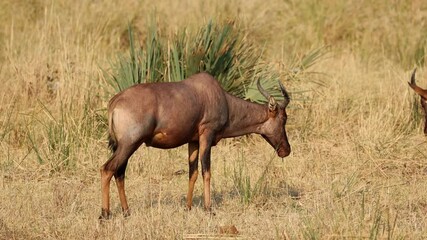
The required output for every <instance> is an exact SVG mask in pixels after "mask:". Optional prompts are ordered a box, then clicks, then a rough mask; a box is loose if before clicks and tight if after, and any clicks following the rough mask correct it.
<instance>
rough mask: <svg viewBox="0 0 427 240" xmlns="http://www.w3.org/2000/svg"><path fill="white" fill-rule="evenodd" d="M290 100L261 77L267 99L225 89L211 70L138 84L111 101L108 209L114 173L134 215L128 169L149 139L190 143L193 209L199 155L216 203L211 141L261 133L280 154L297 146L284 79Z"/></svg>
mask: <svg viewBox="0 0 427 240" xmlns="http://www.w3.org/2000/svg"><path fill="white" fill-rule="evenodd" d="M279 84H280V89H281V92H282V94H283V97H284V101H283V102H281V103H277V102H276V101H275V99H274V98H273V97H272V96H270V94H268V93H267V92H266V91H265V90H264V89H263V88H262V87H261V85H260V83H259V81H258V82H257V87H258V90H259V91H260V92H261V93H262V95H263V96H264V97H266V98H267V99H268V104H267V105H261V104H257V103H252V102H248V101H244V100H242V99H240V98H237V97H234V96H232V95H230V94H228V93H227V92H225V91H224V90H223V89H222V88H221V86H220V85H219V83H218V82H217V81H216V80H215V79H214V78H213V77H212V76H211V75H209V74H207V73H199V74H195V75H193V76H191V77H189V78H187V79H186V80H183V81H180V82H171V83H146V84H137V85H134V86H132V87H130V88H128V89H126V90H124V91H122V92H120V93H118V94H117V95H115V96H114V97H113V98H112V99H111V100H110V102H109V104H108V125H109V146H110V148H111V149H112V151H113V154H112V156H111V157H110V159H109V160H108V161H107V162H106V163H105V164H104V165H103V166H102V167H101V188H102V212H101V216H100V219H108V218H109V217H110V206H109V205H110V195H109V194H110V193H109V192H110V180H111V178H112V177H113V176H114V177H115V179H116V184H117V188H118V193H119V198H120V203H121V206H122V210H123V214H124V215H125V216H128V215H129V207H128V204H127V200H126V195H125V171H126V166H127V163H128V159H129V157H130V156H131V155H132V154H133V153H134V152H135V150H136V149H138V147H139V146H140V145H141V144H142V143H145V144H146V145H147V146H152V147H156V148H162V149H168V148H175V147H178V146H181V145H183V144H186V143H188V165H189V184H188V193H187V209H189V210H190V209H191V205H192V199H193V189H194V184H195V182H196V179H197V175H198V161H199V158H200V161H201V165H202V176H203V182H204V207H205V209H206V210H208V211H210V209H211V200H210V178H211V172H210V165H211V147H212V146H215V145H216V144H217V143H218V141H219V140H221V139H222V138H230V137H236V136H241V135H245V134H249V133H257V134H261V136H262V137H264V139H265V140H267V142H268V143H269V144H270V145H271V146H272V147H273V148H274V149H275V150H276V152H277V154H278V155H279V157H282V158H283V157H286V156H288V155H289V154H290V152H291V147H290V145H289V142H288V139H287V136H286V131H285V124H286V119H287V115H286V110H285V109H286V106H287V105H288V103H289V100H290V99H289V95H288V93H287V92H286V90H285V88H284V87H283V85H282V84H281V83H280V82H279Z"/></svg>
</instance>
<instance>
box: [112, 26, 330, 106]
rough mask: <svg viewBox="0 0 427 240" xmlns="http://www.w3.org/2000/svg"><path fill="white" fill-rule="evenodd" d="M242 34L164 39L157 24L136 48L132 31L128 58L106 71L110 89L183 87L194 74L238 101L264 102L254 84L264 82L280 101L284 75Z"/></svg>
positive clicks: (310, 60)
mask: <svg viewBox="0 0 427 240" xmlns="http://www.w3.org/2000/svg"><path fill="white" fill-rule="evenodd" d="M239 29H240V28H239V26H238V25H237V24H235V23H233V22H227V23H223V24H217V23H215V22H213V21H209V22H208V23H207V24H206V25H204V26H202V27H201V28H200V29H198V30H197V31H195V32H191V31H189V30H187V29H184V30H182V31H178V32H177V33H176V34H173V35H171V36H169V37H167V38H166V37H165V38H160V35H159V34H158V29H157V27H156V26H155V25H154V24H152V25H151V26H150V27H149V29H148V33H147V40H146V42H145V45H143V46H137V45H136V44H135V42H138V41H135V39H134V36H133V31H132V27H131V26H129V43H130V44H129V54H128V55H119V56H118V57H117V59H116V60H115V61H114V62H112V63H111V72H107V71H105V73H106V80H107V83H108V85H110V86H111V87H112V88H113V89H114V91H115V92H117V91H121V90H123V89H125V88H127V87H130V86H132V85H134V84H138V83H145V82H173V81H181V80H183V79H185V78H187V77H189V76H191V75H193V74H195V73H198V72H208V73H210V74H211V75H213V76H214V77H215V78H216V79H217V80H218V81H219V82H220V84H221V85H222V87H223V88H224V89H225V91H227V92H229V93H231V94H233V95H234V96H237V97H240V98H242V99H246V100H250V101H253V102H265V101H266V99H265V98H264V97H263V96H262V95H261V93H260V92H259V91H258V90H257V88H256V84H255V83H256V81H257V80H258V79H260V81H261V84H262V85H263V87H264V88H265V89H266V90H267V91H268V92H270V93H271V94H272V95H273V96H275V97H276V98H278V99H280V98H281V97H282V95H281V93H280V90H279V88H278V81H279V80H280V77H281V74H280V73H279V72H278V71H277V70H276V69H274V68H273V66H272V65H270V64H268V63H266V62H264V61H263V59H262V56H263V51H262V48H259V47H257V46H256V45H255V44H254V43H252V42H251V41H250V40H249V37H248V36H247V34H246V33H245V32H244V31H243V30H239ZM323 53H324V51H321V50H319V49H316V50H315V51H313V52H310V53H309V54H307V55H306V57H304V58H303V59H301V60H299V61H295V63H293V64H291V65H290V68H291V69H290V70H289V71H288V72H289V74H286V76H283V77H285V78H286V79H293V78H295V76H296V74H298V73H300V72H302V71H305V70H306V69H308V68H309V67H311V66H312V65H313V64H315V63H316V62H317V61H318V60H319V59H320V58H321V57H322V56H323ZM295 69H298V70H297V71H295ZM291 71H293V72H292V74H291Z"/></svg>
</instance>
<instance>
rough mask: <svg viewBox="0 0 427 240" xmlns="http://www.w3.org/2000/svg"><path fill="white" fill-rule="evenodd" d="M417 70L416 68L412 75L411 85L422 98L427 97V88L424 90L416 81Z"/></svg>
mask: <svg viewBox="0 0 427 240" xmlns="http://www.w3.org/2000/svg"><path fill="white" fill-rule="evenodd" d="M416 72H417V69H416V68H415V69H414V71H413V72H412V75H411V81H410V82H408V84H409V86H410V87H411V88H412V89H414V91H415V92H416V93H417V94H418V95H420V96H421V97H422V98H424V99H427V90H424V89H422V88H420V87H418V86H417V84H416V83H415V73H416Z"/></svg>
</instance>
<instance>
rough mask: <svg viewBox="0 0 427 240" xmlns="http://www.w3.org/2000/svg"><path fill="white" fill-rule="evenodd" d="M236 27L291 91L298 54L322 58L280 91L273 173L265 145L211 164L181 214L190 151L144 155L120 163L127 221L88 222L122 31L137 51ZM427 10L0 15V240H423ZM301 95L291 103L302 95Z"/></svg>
mask: <svg viewBox="0 0 427 240" xmlns="http://www.w3.org/2000/svg"><path fill="white" fill-rule="evenodd" d="M152 16H155V19H156V21H157V23H158V26H159V29H160V34H163V35H169V34H174V33H176V32H177V31H179V30H180V29H182V28H183V27H186V28H189V29H198V28H199V27H200V26H201V25H203V24H206V23H207V22H208V21H209V20H210V19H215V20H218V21H237V22H239V24H240V26H241V28H242V29H243V30H245V32H246V33H248V36H247V37H248V38H249V39H250V41H252V42H254V44H256V45H257V46H258V47H259V48H260V49H263V51H264V59H265V61H266V62H268V63H270V64H273V65H274V66H275V68H276V69H275V70H277V71H278V72H279V73H281V74H282V76H283V77H286V76H287V75H286V74H287V70H288V69H292V66H294V65H295V63H298V62H299V61H300V60H301V59H302V58H303V54H304V53H306V52H308V51H310V50H312V49H317V48H319V47H322V46H327V49H328V54H327V55H326V56H325V57H323V58H322V60H321V61H319V62H318V63H317V64H315V65H314V66H313V67H312V68H311V70H310V72H305V73H301V75H300V76H298V79H297V80H293V81H286V80H285V85H286V86H287V88H288V89H289V90H290V91H291V92H292V91H293V90H295V89H298V90H307V91H305V92H304V93H301V94H299V95H294V96H293V97H294V99H295V101H293V102H292V103H291V105H290V110H289V113H288V115H289V121H288V127H287V129H288V136H289V140H290V143H291V146H292V150H293V152H292V154H291V155H290V156H289V157H288V158H285V159H284V160H283V161H282V160H281V159H279V158H277V157H276V156H275V154H274V151H273V150H272V149H271V147H269V146H268V144H267V143H265V142H264V141H263V140H262V139H261V138H260V137H258V136H254V137H249V138H248V137H244V138H239V139H237V140H226V141H223V142H221V144H219V146H217V147H215V149H214V150H213V156H212V159H213V165H212V171H213V179H212V188H213V205H214V208H215V210H216V213H217V215H216V216H214V217H212V216H208V215H206V214H205V213H204V212H203V211H202V207H201V205H202V198H201V194H202V184H201V181H200V180H199V182H198V183H197V189H196V190H195V196H196V198H195V205H196V207H195V208H194V210H192V211H191V212H190V213H187V212H185V211H184V205H185V203H184V202H185V195H186V191H187V179H188V177H187V173H186V171H187V161H186V158H187V156H186V154H187V150H186V148H185V147H183V148H178V149H174V150H170V151H162V150H157V149H152V148H146V147H142V148H141V149H140V150H138V151H137V153H136V154H135V155H134V156H133V157H132V159H131V160H130V164H129V167H128V174H127V193H128V198H129V203H130V207H131V211H132V216H131V217H130V218H129V219H123V218H122V217H121V216H120V214H119V213H120V207H119V205H120V204H119V201H118V196H117V190H116V189H115V186H114V184H112V188H111V192H112V209H113V212H114V214H115V217H114V219H113V220H112V221H110V222H108V223H106V224H99V222H98V221H97V217H98V214H99V212H100V187H99V185H100V183H99V182H100V180H99V172H98V169H99V166H101V164H102V163H104V162H105V161H106V159H107V158H108V156H109V152H108V150H107V147H106V126H105V117H106V116H105V107H106V103H107V101H108V99H109V97H111V95H109V94H107V92H108V91H105V89H104V87H103V86H105V81H106V80H105V79H104V74H103V72H102V70H101V69H105V68H108V66H110V65H109V64H110V62H111V59H113V58H114V56H116V55H117V54H118V53H122V52H124V51H126V49H127V48H128V42H127V41H126V36H127V28H128V23H129V22H131V24H132V26H134V27H135V28H136V29H137V34H138V36H139V37H140V39H141V41H144V39H145V38H146V37H147V36H146V35H147V33H146V30H147V28H146V26H147V25H148V24H149V21H150V19H152ZM426 24H427V3H426V2H425V1H422V0H418V1H417V0H413V1H409V0H407V1H392V2H387V3H386V2H384V3H383V2H378V1H370V0H364V1H340V0H326V1H321V2H319V1H316V0H305V1H294V0H288V1H279V0H270V1H259V0H250V1H240V0H232V1H215V2H212V1H211V2H201V1H195V0H184V1H171V0H164V1H156V3H152V2H147V1H125V2H123V1H112V0H104V1H76V2H75V1H65V0H58V1H48V0H31V1H27V0H13V1H12V0H3V1H1V2H0V49H1V50H0V77H1V78H0V79H1V83H2V84H1V88H0V100H1V103H2V104H1V105H0V189H1V194H0V238H2V239H10V238H16V239H85V238H86V239H106V238H107V239H143V238H158V239H164V238H185V237H189V236H193V235H190V234H199V235H197V236H202V237H203V236H205V237H206V236H214V235H215V234H218V233H219V231H218V228H220V227H222V226H229V225H234V226H236V228H237V229H238V230H239V232H240V234H239V236H240V237H241V238H254V239H259V238H266V239H273V238H279V239H280V238H290V239H302V238H308V239H325V238H343V237H349V238H350V237H351V238H353V237H354V238H370V239H376V238H388V239H395V238H403V239H422V238H426V237H427V235H426V232H427V217H426V216H427V189H426V186H427V158H426V155H427V148H426V142H425V137H424V136H423V134H422V126H423V115H422V114H421V113H420V109H419V106H418V98H416V97H415V96H414V94H413V93H412V92H411V91H410V89H409V88H408V86H407V84H406V82H407V81H408V80H409V77H410V72H411V70H412V69H413V68H414V67H415V66H418V67H419V71H418V73H417V78H418V82H419V84H420V85H421V86H424V87H425V86H426V84H425V79H426V77H427V76H426V73H425V71H424V68H423V67H424V65H425V48H426V39H427V36H426V33H427V26H426ZM300 95H301V96H300Z"/></svg>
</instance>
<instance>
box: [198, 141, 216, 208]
mask: <svg viewBox="0 0 427 240" xmlns="http://www.w3.org/2000/svg"><path fill="white" fill-rule="evenodd" d="M212 139H213V136H212V135H204V136H203V135H202V136H200V148H199V151H200V159H201V162H202V176H203V186H204V203H205V210H206V211H209V212H210V211H211V210H212V209H211V147H212Z"/></svg>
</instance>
